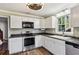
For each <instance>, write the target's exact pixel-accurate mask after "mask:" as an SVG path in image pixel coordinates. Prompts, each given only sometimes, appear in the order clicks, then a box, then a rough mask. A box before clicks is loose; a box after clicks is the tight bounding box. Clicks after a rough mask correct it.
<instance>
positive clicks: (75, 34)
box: [73, 27, 79, 37]
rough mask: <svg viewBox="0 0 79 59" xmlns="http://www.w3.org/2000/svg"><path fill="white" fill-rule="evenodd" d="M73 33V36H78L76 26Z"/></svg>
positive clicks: (78, 32) (78, 29)
mask: <svg viewBox="0 0 79 59" xmlns="http://www.w3.org/2000/svg"><path fill="white" fill-rule="evenodd" d="M73 34H74V36H77V37H79V28H78V27H75V28H74V30H73Z"/></svg>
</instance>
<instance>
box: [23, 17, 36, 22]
mask: <svg viewBox="0 0 79 59" xmlns="http://www.w3.org/2000/svg"><path fill="white" fill-rule="evenodd" d="M22 21H25V22H35V18H32V17H22Z"/></svg>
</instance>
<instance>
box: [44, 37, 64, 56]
mask: <svg viewBox="0 0 79 59" xmlns="http://www.w3.org/2000/svg"><path fill="white" fill-rule="evenodd" d="M44 41H45V42H44V47H45V48H46V49H47V50H48V51H50V52H51V53H53V54H55V55H65V41H61V40H58V39H54V38H49V37H45V39H44Z"/></svg>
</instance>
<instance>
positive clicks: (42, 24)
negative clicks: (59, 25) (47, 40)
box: [34, 18, 52, 28]
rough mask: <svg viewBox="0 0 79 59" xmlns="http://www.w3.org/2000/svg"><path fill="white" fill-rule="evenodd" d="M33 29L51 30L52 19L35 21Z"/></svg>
mask: <svg viewBox="0 0 79 59" xmlns="http://www.w3.org/2000/svg"><path fill="white" fill-rule="evenodd" d="M34 27H35V28H52V19H50V18H43V19H35V26H34Z"/></svg>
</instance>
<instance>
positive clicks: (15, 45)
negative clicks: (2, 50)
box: [8, 37, 23, 54]
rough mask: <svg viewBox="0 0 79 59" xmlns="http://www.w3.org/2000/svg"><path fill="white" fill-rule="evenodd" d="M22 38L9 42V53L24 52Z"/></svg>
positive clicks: (12, 39) (11, 39)
mask: <svg viewBox="0 0 79 59" xmlns="http://www.w3.org/2000/svg"><path fill="white" fill-rule="evenodd" d="M22 45H23V43H22V38H21V37H20V38H10V39H9V41H8V49H9V53H10V54H13V53H17V52H21V51H22Z"/></svg>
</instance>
